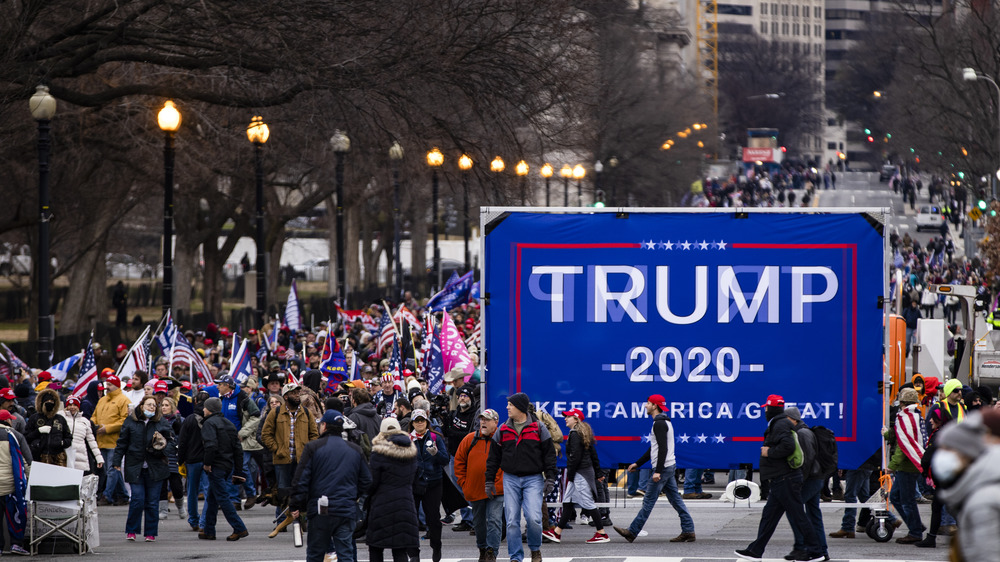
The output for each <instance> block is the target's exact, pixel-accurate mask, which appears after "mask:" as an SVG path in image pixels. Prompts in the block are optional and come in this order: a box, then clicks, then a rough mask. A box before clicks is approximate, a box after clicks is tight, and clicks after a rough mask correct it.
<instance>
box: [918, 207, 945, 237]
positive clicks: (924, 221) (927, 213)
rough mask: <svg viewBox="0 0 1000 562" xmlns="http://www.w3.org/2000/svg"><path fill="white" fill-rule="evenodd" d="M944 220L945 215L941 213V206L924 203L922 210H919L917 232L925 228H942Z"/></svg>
mask: <svg viewBox="0 0 1000 562" xmlns="http://www.w3.org/2000/svg"><path fill="white" fill-rule="evenodd" d="M944 221H945V217H944V215H943V214H941V208H940V207H933V206H931V205H922V206H921V207H920V210H919V211H918V212H917V232H919V231H921V230H923V229H925V228H929V229H932V230H938V229H940V228H941V225H942V224H943V223H944Z"/></svg>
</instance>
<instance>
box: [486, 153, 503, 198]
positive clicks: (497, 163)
mask: <svg viewBox="0 0 1000 562" xmlns="http://www.w3.org/2000/svg"><path fill="white" fill-rule="evenodd" d="M505 167H506V165H505V164H504V163H503V158H500V157H499V156H497V157H496V158H494V159H493V161H492V162H490V171H491V172H493V173H494V174H496V175H497V178H498V179H497V190H496V191H497V205H502V204H503V203H504V200H503V199H501V196H502V193H501V191H502V187H503V184H501V183H500V179H499V177H500V174H502V173H503V170H504V168H505Z"/></svg>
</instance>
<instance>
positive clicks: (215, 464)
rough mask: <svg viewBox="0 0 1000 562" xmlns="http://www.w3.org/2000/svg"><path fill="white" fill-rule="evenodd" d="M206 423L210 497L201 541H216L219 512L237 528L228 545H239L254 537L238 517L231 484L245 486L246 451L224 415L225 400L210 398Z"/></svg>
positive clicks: (204, 438)
mask: <svg viewBox="0 0 1000 562" xmlns="http://www.w3.org/2000/svg"><path fill="white" fill-rule="evenodd" d="M202 413H203V414H204V415H205V421H204V422H202V426H201V440H202V445H203V447H204V457H203V458H204V464H202V467H201V468H202V470H203V471H204V472H205V473H206V474H208V494H206V495H205V528H204V530H203V531H202V532H200V533H198V538H199V539H205V540H210V541H214V540H215V520H216V517H218V513H219V508H220V507H221V508H222V514H223V515H225V517H226V521H228V522H229V524H230V525H231V526H232V527H233V534H231V535H229V536H228V537H226V540H227V541H238V540H240V539H242V538H243V537H246V536H248V535H249V534H250V533H249V532H248V531H247V527H246V525H244V524H243V520H242V519H240V516H239V514H238V513H236V506H234V505H233V503H232V502H231V501H229V482H230V481H232V482H233V483H234V484H242V483H243V481H244V480H246V477H245V476H243V449H242V448H241V447H240V437H239V435H238V434H237V433H236V426H234V425H233V422H231V421H229V420H228V419H226V417H225V415H224V414H223V413H222V400H219V399H218V398H214V397H213V398H209V399H208V400H205V406H204V408H203V409H202Z"/></svg>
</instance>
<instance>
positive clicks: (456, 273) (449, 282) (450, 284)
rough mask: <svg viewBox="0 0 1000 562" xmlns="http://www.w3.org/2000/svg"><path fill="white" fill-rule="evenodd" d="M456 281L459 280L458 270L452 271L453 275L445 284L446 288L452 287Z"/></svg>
mask: <svg viewBox="0 0 1000 562" xmlns="http://www.w3.org/2000/svg"><path fill="white" fill-rule="evenodd" d="M455 281H458V272H457V271H452V272H451V277H449V278H448V282H447V283H445V284H444V288H445V289H447V288H448V287H451V286H452V285H454V284H455Z"/></svg>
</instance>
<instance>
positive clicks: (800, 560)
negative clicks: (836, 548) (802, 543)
mask: <svg viewBox="0 0 1000 562" xmlns="http://www.w3.org/2000/svg"><path fill="white" fill-rule="evenodd" d="M829 559H830V557H829V556H825V555H823V554H809V553H808V552H805V551H802V550H793V551H791V552H790V553H788V554H786V555H785V560H794V561H795V562H822V561H823V560H829Z"/></svg>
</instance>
